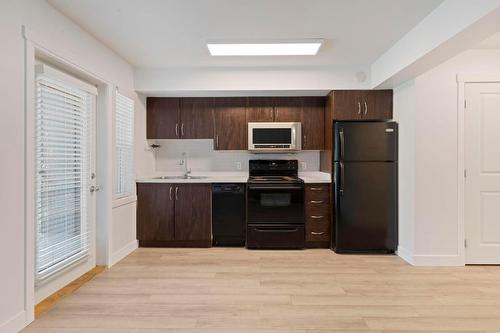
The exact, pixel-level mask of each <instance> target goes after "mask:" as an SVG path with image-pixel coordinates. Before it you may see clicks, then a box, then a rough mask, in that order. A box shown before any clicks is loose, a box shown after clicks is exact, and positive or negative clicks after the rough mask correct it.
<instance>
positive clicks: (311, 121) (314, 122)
mask: <svg viewBox="0 0 500 333" xmlns="http://www.w3.org/2000/svg"><path fill="white" fill-rule="evenodd" d="M300 122H301V123H302V149H304V150H322V149H324V147H325V127H324V122H325V98H324V97H303V98H302V110H301V119H300Z"/></svg>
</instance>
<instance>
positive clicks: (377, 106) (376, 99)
mask: <svg viewBox="0 0 500 333" xmlns="http://www.w3.org/2000/svg"><path fill="white" fill-rule="evenodd" d="M392 99H393V96H392V90H365V91H363V119H366V120H389V119H392Z"/></svg>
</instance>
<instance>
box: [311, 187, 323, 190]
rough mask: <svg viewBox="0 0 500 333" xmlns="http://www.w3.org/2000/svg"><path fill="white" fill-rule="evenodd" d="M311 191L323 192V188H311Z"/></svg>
mask: <svg viewBox="0 0 500 333" xmlns="http://www.w3.org/2000/svg"><path fill="white" fill-rule="evenodd" d="M310 189H311V191H323V188H322V187H311V188H310Z"/></svg>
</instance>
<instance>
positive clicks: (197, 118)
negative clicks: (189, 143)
mask: <svg viewBox="0 0 500 333" xmlns="http://www.w3.org/2000/svg"><path fill="white" fill-rule="evenodd" d="M213 100H214V99H213V98H212V97H187V98H181V103H180V110H181V112H180V115H181V116H180V137H181V139H213V137H214V105H213Z"/></svg>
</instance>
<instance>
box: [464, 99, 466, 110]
mask: <svg viewBox="0 0 500 333" xmlns="http://www.w3.org/2000/svg"><path fill="white" fill-rule="evenodd" d="M464 109H467V100H466V99H464Z"/></svg>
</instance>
